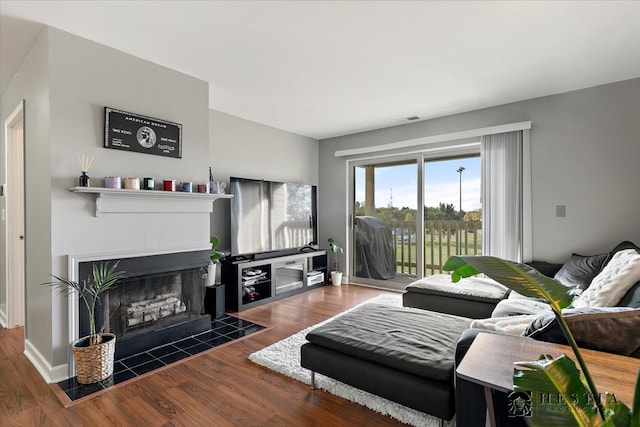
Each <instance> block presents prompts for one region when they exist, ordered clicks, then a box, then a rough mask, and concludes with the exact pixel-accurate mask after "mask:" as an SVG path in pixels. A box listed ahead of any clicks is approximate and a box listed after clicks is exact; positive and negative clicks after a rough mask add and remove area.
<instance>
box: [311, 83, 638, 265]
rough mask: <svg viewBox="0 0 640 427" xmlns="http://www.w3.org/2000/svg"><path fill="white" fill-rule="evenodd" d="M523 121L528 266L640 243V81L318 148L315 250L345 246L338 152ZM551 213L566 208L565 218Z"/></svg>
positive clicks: (351, 137)
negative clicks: (329, 243) (527, 126)
mask: <svg viewBox="0 0 640 427" xmlns="http://www.w3.org/2000/svg"><path fill="white" fill-rule="evenodd" d="M527 120H530V121H531V122H532V129H531V161H532V204H533V209H532V220H533V256H534V258H536V259H545V260H552V261H564V260H566V259H567V258H568V257H569V256H570V255H571V253H572V252H578V253H583V254H594V253H601V252H606V251H608V250H610V249H611V248H613V246H615V245H616V244H617V243H619V242H620V241H622V240H631V241H635V242H636V243H640V227H638V213H639V212H640V197H638V190H637V188H636V187H637V183H638V182H639V178H640V175H639V174H640V173H639V171H640V168H638V161H639V160H640V79H633V80H628V81H624V82H619V83H613V84H608V85H603V86H598V87H594V88H590V89H585V90H580V91H575V92H569V93H565V94H559V95H553V96H548V97H543V98H537V99H532V100H527V101H522V102H517V103H513V104H508V105H501V106H497V107H492V108H487V109H483V110H478V111H472V112H468V113H463V114H457V115H453V116H447V117H441V118H437V119H433V120H426V121H422V122H418V123H413V124H408V125H404V126H396V127H391V128H386V129H381V130H377V131H371V132H363V133H358V134H354V135H348V136H344V137H339V138H332V139H327V140H322V141H320V164H321V168H320V185H319V189H320V195H319V200H320V203H319V205H320V227H321V230H322V233H321V236H320V241H321V242H322V241H326V239H327V238H328V236H333V237H336V238H337V239H339V240H341V241H343V242H346V241H347V230H346V226H345V224H346V211H347V206H348V205H347V204H348V200H347V182H346V180H347V168H346V159H345V158H336V157H334V152H335V151H336V150H343V149H348V148H360V147H368V146H375V145H380V144H386V143H390V142H396V141H403V140H409V139H413V138H420V137H425V136H432V135H439V134H445V133H449V132H456V131H462V130H469V129H476V128H482V127H486V126H495V125H501V124H507V123H514V122H521V121H527ZM556 205H566V207H567V211H566V212H567V216H566V217H565V218H556V217H555V206H556Z"/></svg>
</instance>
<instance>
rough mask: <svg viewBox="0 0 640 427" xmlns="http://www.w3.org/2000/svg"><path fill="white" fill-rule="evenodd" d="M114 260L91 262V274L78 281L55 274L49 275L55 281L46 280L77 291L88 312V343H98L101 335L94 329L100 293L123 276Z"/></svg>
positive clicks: (64, 288) (53, 284)
mask: <svg viewBox="0 0 640 427" xmlns="http://www.w3.org/2000/svg"><path fill="white" fill-rule="evenodd" d="M119 262H120V261H116V262H115V263H113V264H112V265H109V262H102V263H100V264H93V268H92V274H91V276H90V277H89V278H88V279H87V280H80V281H78V282H76V281H73V280H69V279H65V278H62V277H59V276H56V275H53V274H52V275H51V277H53V278H54V279H56V282H47V283H45V284H46V285H51V286H54V287H57V288H60V289H62V290H64V291H67V292H73V291H75V292H77V293H78V297H79V298H80V300H81V301H82V302H83V303H84V305H85V307H86V308H87V312H88V313H89V345H90V346H91V345H98V344H100V343H101V336H100V334H99V333H97V330H96V316H95V313H96V304H97V302H98V301H100V294H102V293H103V292H106V291H108V290H109V289H111V288H112V287H113V286H114V285H115V284H116V282H117V281H118V280H120V279H121V278H123V277H124V275H125V272H124V271H117V268H118V263H119Z"/></svg>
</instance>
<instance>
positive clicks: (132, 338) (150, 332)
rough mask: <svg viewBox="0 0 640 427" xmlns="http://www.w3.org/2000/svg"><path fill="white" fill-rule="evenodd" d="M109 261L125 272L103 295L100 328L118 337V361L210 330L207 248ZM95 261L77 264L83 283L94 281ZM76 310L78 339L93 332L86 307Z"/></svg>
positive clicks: (99, 317) (100, 306)
mask: <svg viewBox="0 0 640 427" xmlns="http://www.w3.org/2000/svg"><path fill="white" fill-rule="evenodd" d="M108 261H109V262H110V263H114V262H116V261H119V264H118V270H119V271H124V272H125V278H123V279H121V280H119V281H118V282H117V283H116V285H115V286H114V287H113V288H112V289H110V290H109V291H107V292H105V293H104V294H103V295H102V296H101V299H100V301H99V302H98V304H99V306H98V307H97V308H96V325H98V326H100V325H104V330H105V332H111V333H114V334H115V335H116V337H117V345H116V358H118V359H120V358H124V357H127V356H130V355H132V354H136V353H139V352H141V351H145V350H147V349H149V348H153V347H157V346H159V345H162V344H164V343H167V342H173V341H176V340H179V339H181V338H184V337H188V336H192V335H195V334H198V333H201V332H205V331H208V330H209V329H210V328H211V317H210V316H209V315H208V314H203V313H204V310H203V303H204V286H205V283H204V280H206V279H205V278H203V275H204V274H205V273H206V269H207V266H208V265H209V251H208V250H203V251H190V252H177V253H171V254H161V255H150V256H141V257H129V258H122V259H118V258H114V259H111V260H108ZM100 262H102V261H100ZM94 263H97V262H94V261H88V262H81V263H80V264H79V269H78V272H79V277H80V279H83V278H87V277H90V275H91V271H92V268H93V264H94ZM78 307H79V313H78V319H79V336H80V337H83V336H85V335H88V333H89V329H88V315H87V311H86V308H85V307H84V304H79V305H78Z"/></svg>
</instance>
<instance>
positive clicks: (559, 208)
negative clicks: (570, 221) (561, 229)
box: [556, 205, 567, 218]
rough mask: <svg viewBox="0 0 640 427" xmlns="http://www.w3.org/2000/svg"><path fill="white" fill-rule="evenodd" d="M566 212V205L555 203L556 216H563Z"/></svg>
mask: <svg viewBox="0 0 640 427" xmlns="http://www.w3.org/2000/svg"><path fill="white" fill-rule="evenodd" d="M566 214H567V207H566V206H565V205H557V206H556V217H557V218H564V217H565V216H567V215H566Z"/></svg>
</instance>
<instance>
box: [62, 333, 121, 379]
mask: <svg viewBox="0 0 640 427" xmlns="http://www.w3.org/2000/svg"><path fill="white" fill-rule="evenodd" d="M99 335H100V337H101V342H100V344H97V345H89V337H88V336H86V337H83V338H80V339H79V340H78V341H76V342H74V343H73V347H72V348H73V359H74V361H75V363H76V374H77V376H78V382H79V383H80V384H92V383H95V382H98V381H101V380H104V379H106V378H109V377H110V376H111V375H112V374H113V356H114V355H115V350H116V336H115V335H114V334H110V333H103V334H99Z"/></svg>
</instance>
